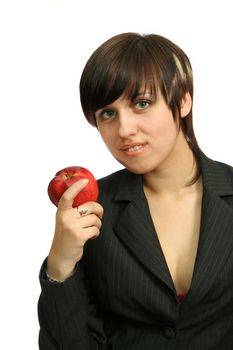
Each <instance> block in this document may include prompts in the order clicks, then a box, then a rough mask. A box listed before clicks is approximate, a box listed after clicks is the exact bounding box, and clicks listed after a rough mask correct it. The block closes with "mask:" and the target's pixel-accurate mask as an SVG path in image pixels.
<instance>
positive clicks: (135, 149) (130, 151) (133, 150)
mask: <svg viewBox="0 0 233 350" xmlns="http://www.w3.org/2000/svg"><path fill="white" fill-rule="evenodd" d="M145 146H146V144H145V143H133V144H127V145H124V146H123V147H121V151H123V152H124V153H125V154H126V155H128V156H131V155H136V154H140V153H141V152H142V151H143V150H144V148H145Z"/></svg>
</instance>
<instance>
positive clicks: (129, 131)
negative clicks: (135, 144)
mask: <svg viewBox="0 0 233 350" xmlns="http://www.w3.org/2000/svg"><path fill="white" fill-rule="evenodd" d="M136 133H137V125H136V120H135V118H134V116H133V115H132V114H130V113H126V112H124V113H121V114H120V115H119V136H120V137H121V138H127V137H129V136H131V135H135V134H136Z"/></svg>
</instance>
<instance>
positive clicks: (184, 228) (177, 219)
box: [148, 193, 202, 294]
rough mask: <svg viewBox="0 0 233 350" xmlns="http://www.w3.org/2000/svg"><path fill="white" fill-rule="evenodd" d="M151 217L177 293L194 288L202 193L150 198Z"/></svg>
mask: <svg viewBox="0 0 233 350" xmlns="http://www.w3.org/2000/svg"><path fill="white" fill-rule="evenodd" d="M148 204H149V208H150V213H151V217H152V220H153V223H154V226H155V231H156V234H157V236H158V239H159V242H160V246H161V249H162V251H163V254H164V257H165V260H166V262H167V266H168V269H169V271H170V274H171V277H172V280H173V283H174V286H175V288H176V291H177V294H184V293H187V291H188V290H189V288H190V285H191V282H192V276H193V270H194V265H195V260H196V255H197V248H198V241H199V234H200V222H201V207H202V195H201V194H200V193H196V194H192V195H189V196H186V197H183V198H182V199H180V200H177V199H176V200H171V199H163V200H161V199H156V198H155V199H153V200H152V199H149V200H148Z"/></svg>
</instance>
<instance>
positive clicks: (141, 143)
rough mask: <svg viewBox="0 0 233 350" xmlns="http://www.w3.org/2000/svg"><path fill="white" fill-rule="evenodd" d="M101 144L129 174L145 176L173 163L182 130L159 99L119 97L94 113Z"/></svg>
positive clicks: (143, 95)
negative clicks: (103, 144) (102, 143)
mask: <svg viewBox="0 0 233 350" xmlns="http://www.w3.org/2000/svg"><path fill="white" fill-rule="evenodd" d="M95 117H96V122H97V127H98V129H99V132H100V134H101V137H102V139H103V141H104V142H105V144H106V146H107V147H108V149H109V151H110V152H111V153H112V155H113V156H114V158H116V159H117V160H118V161H119V162H120V163H121V164H122V165H123V166H125V167H126V168H127V169H128V170H129V171H131V172H133V173H137V174H146V173H149V172H151V171H154V170H156V169H157V168H158V167H161V166H166V165H167V164H169V161H170V160H172V161H174V159H175V158H174V157H178V156H179V154H180V152H181V151H182V150H181V149H180V148H181V145H183V144H184V142H183V143H182V142H179V139H180V138H183V139H184V135H183V133H182V131H181V130H180V131H179V130H178V125H177V123H176V122H175V121H174V119H173V115H172V112H171V110H170V109H169V108H168V106H167V104H166V103H165V101H164V99H163V98H162V96H161V95H160V96H158V97H157V99H156V101H155V99H154V96H153V95H152V94H151V93H149V92H145V93H143V94H139V95H138V96H137V97H136V98H135V99H134V100H130V99H127V98H124V97H120V98H119V99H117V100H116V101H114V102H113V103H111V104H110V105H108V106H105V107H104V108H101V109H99V110H98V111H96V113H95Z"/></svg>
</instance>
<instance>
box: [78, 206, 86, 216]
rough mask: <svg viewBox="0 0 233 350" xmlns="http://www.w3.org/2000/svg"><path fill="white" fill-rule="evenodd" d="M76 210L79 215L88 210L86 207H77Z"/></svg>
mask: <svg viewBox="0 0 233 350" xmlns="http://www.w3.org/2000/svg"><path fill="white" fill-rule="evenodd" d="M77 210H78V213H79V215H80V216H82V215H85V214H86V213H87V211H88V209H87V208H77Z"/></svg>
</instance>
